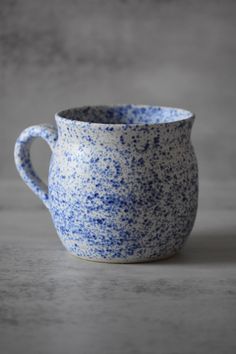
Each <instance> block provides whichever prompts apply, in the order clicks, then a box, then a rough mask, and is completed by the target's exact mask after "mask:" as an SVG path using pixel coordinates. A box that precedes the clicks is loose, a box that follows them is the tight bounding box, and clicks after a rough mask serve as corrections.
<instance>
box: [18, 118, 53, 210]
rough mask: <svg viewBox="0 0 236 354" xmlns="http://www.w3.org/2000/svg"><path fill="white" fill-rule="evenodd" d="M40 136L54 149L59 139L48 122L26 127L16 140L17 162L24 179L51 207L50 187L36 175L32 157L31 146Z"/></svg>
mask: <svg viewBox="0 0 236 354" xmlns="http://www.w3.org/2000/svg"><path fill="white" fill-rule="evenodd" d="M38 137H39V138H42V139H44V140H45V141H46V142H47V143H48V145H49V146H50V148H51V150H52V151H53V149H54V146H55V143H56V140H57V130H56V128H54V127H53V126H52V125H47V124H40V125H34V126H32V127H29V128H26V129H25V130H24V131H23V132H22V133H21V134H20V136H19V138H18V139H17V141H16V144H15V151H14V157H15V164H16V168H17V170H18V172H19V174H20V176H21V178H22V179H23V181H24V182H25V183H26V184H27V186H28V187H29V188H30V189H31V190H32V191H33V192H34V193H35V194H36V195H37V196H38V197H39V198H40V199H41V200H42V201H43V203H44V204H45V205H46V207H47V208H49V207H50V205H49V199H48V188H47V186H46V184H45V183H44V182H43V181H42V180H41V179H40V178H39V177H38V176H37V175H36V173H35V171H34V169H33V166H32V163H31V159H30V146H31V144H32V142H33V140H34V139H35V138H38Z"/></svg>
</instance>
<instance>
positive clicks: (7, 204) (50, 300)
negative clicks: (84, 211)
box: [0, 181, 236, 354]
mask: <svg viewBox="0 0 236 354" xmlns="http://www.w3.org/2000/svg"><path fill="white" fill-rule="evenodd" d="M200 188H201V189H200V205H199V213H198V217H197V221H196V224H195V227H194V230H193V232H192V235H191V237H190V239H189V241H188V242H187V244H186V247H185V249H184V250H183V251H182V253H180V254H179V255H177V256H175V257H174V258H172V259H169V260H165V261H161V262H156V263H147V264H136V265H135V264H131V265H116V264H102V263H94V262H87V261H83V260H80V259H79V258H76V257H73V256H71V255H69V253H67V252H66V251H65V250H64V248H63V246H62V245H61V243H60V241H59V239H58V237H57V235H56V232H55V231H54V228H53V226H52V223H51V220H50V216H49V213H48V212H47V210H46V209H44V208H43V207H42V206H41V204H40V201H38V200H37V199H36V197H34V195H33V194H32V193H31V192H30V191H29V190H28V189H27V188H26V187H25V186H24V185H23V183H22V182H20V181H19V182H1V184H0V252H1V254H0V297H1V304H0V352H1V353H2V354H8V353H9V354H13V353H18V354H19V353H32V354H36V353H37V354H41V353H42V354H43V353H50V354H54V353H57V354H60V353H61V354H64V353H80V354H87V353H88V354H93V353H96V354H100V353H101V354H113V353H122V354H139V353H143V354H149V353H159V354H167V353H168V354H184V353H186V354H187V353H188V354H190V353H191V354H194V353H198V354H199V353H208V354H211V353H214V354H217V353H219V354H222V353H224V354H228V353H232V354H233V353H235V352H236V335H235V333H236V278H235V275H236V272H235V269H236V267H235V264H236V201H235V199H236V198H235V197H236V183H234V182H232V183H230V182H229V183H222V184H219V183H213V182H211V183H209V182H201V185H200Z"/></svg>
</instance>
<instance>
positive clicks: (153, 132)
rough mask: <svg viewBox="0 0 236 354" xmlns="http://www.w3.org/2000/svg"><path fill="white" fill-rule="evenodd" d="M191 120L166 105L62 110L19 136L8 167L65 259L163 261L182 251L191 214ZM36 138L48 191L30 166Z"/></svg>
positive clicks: (194, 185) (194, 174)
mask: <svg viewBox="0 0 236 354" xmlns="http://www.w3.org/2000/svg"><path fill="white" fill-rule="evenodd" d="M193 121H194V115H193V114H192V113H191V112H188V111H185V110H182V109H177V108H168V107H153V106H134V105H122V106H94V107H93V106H91V107H81V108H74V109H69V110H65V111H62V112H60V113H58V114H56V126H57V127H56V128H54V127H52V126H48V125H38V126H32V127H29V128H27V129H26V130H24V131H23V132H22V133H21V135H20V136H19V138H18V140H17V142H16V146H15V162H16V167H17V169H18V171H19V173H20V175H21V177H22V178H23V180H24V181H25V183H26V184H27V185H28V186H29V187H30V188H31V189H32V190H33V191H34V193H35V194H37V195H38V196H39V198H41V199H42V201H43V202H44V204H45V205H46V207H47V208H48V209H49V211H50V213H51V216H52V220H53V223H54V225H55V228H56V230H57V233H58V235H59V237H60V239H61V241H62V243H63V244H64V246H65V247H66V249H67V250H68V251H69V252H71V253H72V254H74V255H77V256H80V257H82V258H85V259H89V260H95V261H103V262H121V263H123V262H142V261H152V260H157V259H161V258H167V257H169V256H172V255H174V254H175V253H176V252H178V251H179V250H180V249H181V248H182V247H183V245H184V243H185V240H186V238H187V237H188V235H189V234H190V232H191V230H192V227H193V224H194V220H195V216H196V211H197V202H198V169H197V161H196V157H195V153H194V150H193V147H192V144H191V141H190V134H191V129H192V125H193ZM36 137H41V138H43V139H44V140H46V141H47V142H48V144H49V146H50V148H51V150H52V156H51V162H50V168H49V178H48V188H47V186H46V185H45V184H44V183H43V182H42V181H41V180H40V179H39V178H38V177H37V175H36V173H35V172H34V170H33V168H32V164H31V160H30V154H29V149H30V145H31V142H32V141H33V139H34V138H36ZM39 227H40V225H39Z"/></svg>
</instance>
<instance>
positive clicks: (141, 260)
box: [69, 250, 179, 264]
mask: <svg viewBox="0 0 236 354" xmlns="http://www.w3.org/2000/svg"><path fill="white" fill-rule="evenodd" d="M177 253H179V251H178V250H176V251H174V252H171V253H170V254H167V255H164V256H155V257H150V258H136V259H135V258H133V259H132V258H120V259H111V258H90V257H85V256H78V255H77V254H75V253H74V252H70V251H69V254H70V255H71V256H73V257H76V258H79V259H81V260H84V261H89V262H96V263H110V264H135V263H151V262H157V261H163V260H166V259H169V258H171V257H174V256H175V255H176V254H177Z"/></svg>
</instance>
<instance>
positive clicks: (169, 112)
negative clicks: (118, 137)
mask: <svg viewBox="0 0 236 354" xmlns="http://www.w3.org/2000/svg"><path fill="white" fill-rule="evenodd" d="M57 116H59V117H61V118H65V119H70V120H73V121H79V122H88V123H99V124H161V123H172V122H177V121H180V120H186V119H189V118H192V117H193V113H191V112H189V111H186V110H184V109H180V108H171V107H160V106H144V105H142V106H140V105H117V106H83V107H78V108H71V109H67V110H64V111H62V112H60V113H58V114H57Z"/></svg>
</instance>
